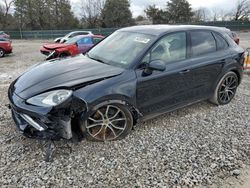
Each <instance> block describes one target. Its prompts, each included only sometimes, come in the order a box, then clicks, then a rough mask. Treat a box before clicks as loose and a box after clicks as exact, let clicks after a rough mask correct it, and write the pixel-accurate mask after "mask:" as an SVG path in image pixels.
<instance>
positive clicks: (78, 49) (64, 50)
mask: <svg viewBox="0 0 250 188" xmlns="http://www.w3.org/2000/svg"><path fill="white" fill-rule="evenodd" d="M103 38H104V36H101V35H78V36H76V37H73V38H71V39H69V40H68V41H67V42H65V43H52V44H45V45H43V46H42V48H41V49H40V51H41V53H42V54H44V55H47V58H46V59H47V60H49V59H54V58H57V57H67V56H73V55H77V54H80V53H85V52H87V51H88V50H89V49H90V48H91V47H92V46H94V45H95V44H97V43H98V42H100V41H101V40H102V39H103Z"/></svg>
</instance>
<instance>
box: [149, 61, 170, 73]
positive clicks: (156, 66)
mask: <svg viewBox="0 0 250 188" xmlns="http://www.w3.org/2000/svg"><path fill="white" fill-rule="evenodd" d="M148 69H151V70H157V71H164V70H165V69H166V64H165V62H164V61H162V60H154V61H151V62H150V63H149V64H148Z"/></svg>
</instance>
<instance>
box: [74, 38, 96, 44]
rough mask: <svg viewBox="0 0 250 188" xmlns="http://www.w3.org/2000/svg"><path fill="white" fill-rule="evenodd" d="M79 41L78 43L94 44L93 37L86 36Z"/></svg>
mask: <svg viewBox="0 0 250 188" xmlns="http://www.w3.org/2000/svg"><path fill="white" fill-rule="evenodd" d="M77 43H78V44H93V43H92V39H91V37H84V38H82V39H80V40H79V41H78V42H77Z"/></svg>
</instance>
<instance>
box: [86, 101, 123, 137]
mask: <svg viewBox="0 0 250 188" xmlns="http://www.w3.org/2000/svg"><path fill="white" fill-rule="evenodd" d="M127 121H128V120H127V117H126V115H125V113H124V111H123V110H122V109H120V108H119V107H118V106H115V105H107V106H104V107H101V108H99V109H98V110H97V111H96V112H95V113H94V114H93V115H91V116H90V117H89V118H88V120H87V124H86V129H87V131H88V133H89V135H90V136H91V137H93V138H94V139H96V140H100V141H110V140H115V139H117V138H118V137H119V136H120V135H122V133H123V132H124V131H125V129H126V127H127Z"/></svg>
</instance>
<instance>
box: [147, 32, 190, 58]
mask: <svg viewBox="0 0 250 188" xmlns="http://www.w3.org/2000/svg"><path fill="white" fill-rule="evenodd" d="M186 46H187V45H186V33H185V32H178V33H174V34H169V35H167V36H165V37H163V38H162V39H160V40H159V41H158V42H157V43H156V44H155V45H154V47H153V48H152V49H151V50H150V52H149V53H148V54H147V55H146V56H145V57H144V59H143V61H142V63H149V62H150V61H153V60H162V61H164V62H166V63H167V62H171V61H180V60H184V59H186V52H187V49H186V48H187V47H186Z"/></svg>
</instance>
